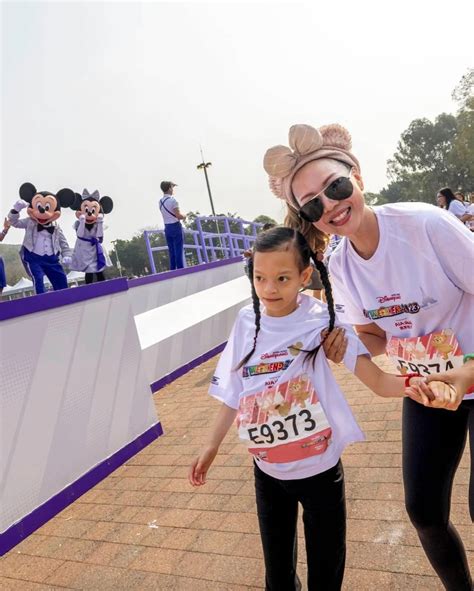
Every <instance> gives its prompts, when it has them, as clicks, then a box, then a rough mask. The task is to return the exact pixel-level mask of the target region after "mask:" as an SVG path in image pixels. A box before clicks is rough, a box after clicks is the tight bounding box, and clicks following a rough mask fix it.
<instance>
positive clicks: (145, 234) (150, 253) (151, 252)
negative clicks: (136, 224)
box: [143, 230, 156, 273]
mask: <svg viewBox="0 0 474 591" xmlns="http://www.w3.org/2000/svg"><path fill="white" fill-rule="evenodd" d="M143 234H144V236H145V244H146V249H147V252H148V260H149V261H150V267H151V272H152V273H156V267H155V259H154V258H153V251H152V250H151V244H150V237H149V236H148V234H149V231H148V230H145V232H144V233H143Z"/></svg>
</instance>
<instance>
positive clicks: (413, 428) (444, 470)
mask: <svg viewBox="0 0 474 591" xmlns="http://www.w3.org/2000/svg"><path fill="white" fill-rule="evenodd" d="M468 431H469V434H470V445H471V478H470V485H469V510H470V513H471V519H473V520H474V469H473V466H474V400H466V401H464V402H462V403H461V405H460V407H459V408H458V410H456V411H455V412H453V411H448V410H442V409H433V408H426V407H424V406H422V405H421V404H417V403H416V402H414V401H413V400H410V399H409V398H405V400H404V402H403V480H404V485H405V504H406V509H407V512H408V515H409V517H410V520H411V522H412V523H413V525H414V526H415V528H416V530H417V533H418V537H419V538H420V542H421V544H422V546H423V548H424V550H425V552H426V555H427V556H428V559H429V561H430V562H431V565H432V566H433V568H434V569H435V571H436V572H437V574H438V576H439V578H440V579H441V581H442V582H443V584H444V586H445V587H446V589H447V590H448V591H471V589H472V580H471V575H470V573H469V567H468V564H467V558H466V552H465V550H464V546H463V544H462V542H461V539H460V537H459V535H458V533H457V531H456V530H455V528H454V526H453V525H452V523H451V522H450V521H449V513H450V505H451V491H452V487H453V480H454V475H455V473H456V469H457V467H458V465H459V462H460V460H461V456H462V453H463V450H464V446H465V444H466V436H467V432H468Z"/></svg>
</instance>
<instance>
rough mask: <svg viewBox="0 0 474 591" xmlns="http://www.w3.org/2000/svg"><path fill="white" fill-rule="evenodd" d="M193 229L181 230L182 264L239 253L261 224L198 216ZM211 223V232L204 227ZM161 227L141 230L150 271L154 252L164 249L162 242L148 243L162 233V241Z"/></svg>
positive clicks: (250, 241)
mask: <svg viewBox="0 0 474 591" xmlns="http://www.w3.org/2000/svg"><path fill="white" fill-rule="evenodd" d="M195 224H196V230H188V229H185V230H183V233H184V260H185V266H187V267H189V266H193V265H201V264H202V263H210V262H212V261H216V260H218V259H226V258H233V257H236V256H239V255H242V254H243V252H244V251H245V250H247V249H249V248H250V247H251V246H252V244H253V243H254V241H255V237H256V236H257V233H258V230H259V228H261V227H262V226H263V224H259V223H256V222H248V221H246V220H241V219H240V218H229V217H226V216H199V217H197V218H196V220H195ZM213 225H215V227H216V230H215V232H212V231H209V230H205V229H204V228H203V226H205V227H207V228H209V227H212V226H213ZM164 234H165V231H164V230H145V232H144V238H145V242H146V248H147V252H148V258H149V260H150V267H151V272H152V273H156V272H157V271H156V265H155V259H154V254H153V253H155V252H162V251H167V250H168V247H167V246H166V244H164V245H162V246H152V240H153V237H154V236H162V238H163V240H162V241H161V242H164V243H166V241H165V238H164Z"/></svg>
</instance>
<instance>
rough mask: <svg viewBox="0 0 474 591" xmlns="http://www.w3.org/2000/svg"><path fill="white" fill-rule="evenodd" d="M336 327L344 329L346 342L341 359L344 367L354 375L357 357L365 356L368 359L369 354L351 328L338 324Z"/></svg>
mask: <svg viewBox="0 0 474 591" xmlns="http://www.w3.org/2000/svg"><path fill="white" fill-rule="evenodd" d="M338 326H342V327H343V328H345V329H346V337H347V341H348V342H347V349H346V353H345V355H344V359H343V362H344V365H345V366H346V367H347V369H348V370H349V371H350V372H351V373H354V371H355V366H356V363H357V358H358V357H359V355H367V356H368V357H370V353H369V351H368V350H367V349H366V347H365V345H364V344H363V343H362V341H361V340H360V339H359V337H358V336H357V334H356V333H355V331H354V329H353V328H352V326H349V325H347V324H338Z"/></svg>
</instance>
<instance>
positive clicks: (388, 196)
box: [378, 69, 474, 203]
mask: <svg viewBox="0 0 474 591" xmlns="http://www.w3.org/2000/svg"><path fill="white" fill-rule="evenodd" d="M473 87H474V71H473V70H472V69H471V70H469V71H468V73H467V74H465V75H464V76H463V78H462V79H461V81H460V83H459V84H458V86H457V87H456V88H455V90H454V91H453V99H455V100H456V101H457V102H458V104H459V105H460V110H459V111H458V113H457V114H456V115H451V114H448V113H442V114H441V115H438V117H436V119H435V120H434V122H432V121H430V120H428V119H415V120H414V121H412V122H411V123H410V125H409V127H408V129H406V130H405V131H404V132H403V133H402V136H401V138H400V141H399V142H398V146H397V151H396V152H395V154H394V156H393V158H392V159H390V160H389V161H388V174H389V177H390V178H391V182H390V184H389V185H388V186H387V187H386V188H385V189H382V190H381V191H380V196H381V198H382V200H383V201H378V203H380V202H385V203H387V202H395V201H426V202H428V203H435V196H436V193H437V191H438V190H439V189H440V188H441V187H451V188H452V189H453V190H454V191H456V190H462V191H463V192H468V191H472V190H473V188H474V162H473V154H474V99H473V96H472V95H473Z"/></svg>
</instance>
